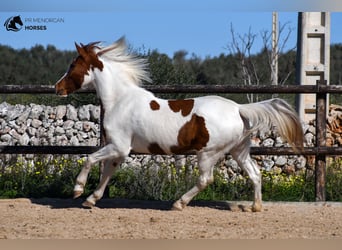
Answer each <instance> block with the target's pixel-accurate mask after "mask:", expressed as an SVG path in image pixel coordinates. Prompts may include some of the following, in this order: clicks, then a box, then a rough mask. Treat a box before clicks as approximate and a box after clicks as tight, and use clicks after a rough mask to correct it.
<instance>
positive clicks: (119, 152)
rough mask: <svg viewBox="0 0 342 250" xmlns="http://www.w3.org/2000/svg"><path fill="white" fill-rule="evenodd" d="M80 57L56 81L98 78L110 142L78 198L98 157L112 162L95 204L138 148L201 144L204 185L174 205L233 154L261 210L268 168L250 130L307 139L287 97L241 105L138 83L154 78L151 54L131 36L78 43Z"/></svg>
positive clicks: (92, 199) (62, 85)
mask: <svg viewBox="0 0 342 250" xmlns="http://www.w3.org/2000/svg"><path fill="white" fill-rule="evenodd" d="M75 46H76V49H77V52H78V56H77V58H76V59H74V61H73V62H72V63H71V65H70V67H69V69H68V71H67V72H66V73H65V75H64V76H62V78H61V79H60V80H59V81H58V82H57V83H56V86H55V88H56V93H57V95H60V96H67V95H68V94H70V93H72V92H74V91H76V90H78V89H81V88H86V86H88V85H90V84H93V86H94V87H95V89H96V92H97V94H98V96H99V98H100V100H101V102H102V107H103V109H104V119H103V127H104V130H105V137H106V138H105V142H106V143H105V146H104V147H102V148H101V149H100V150H98V151H97V152H95V153H93V154H90V155H89V156H88V158H87V160H86V162H85V164H84V166H83V168H82V170H81V172H80V173H79V175H78V176H77V179H76V184H75V187H74V198H77V197H79V196H80V195H81V194H82V193H83V191H84V186H85V184H86V180H87V177H88V174H89V171H90V169H91V167H92V165H94V164H95V163H97V162H100V161H105V167H104V171H103V174H102V177H101V179H100V183H99V185H98V187H97V188H96V190H95V191H94V192H93V193H92V194H91V195H90V196H89V197H88V198H87V199H86V201H85V202H84V203H83V205H84V206H88V207H92V206H94V205H95V203H96V201H98V200H99V199H101V197H102V195H103V192H104V190H105V187H106V185H107V184H108V181H109V180H110V178H111V176H112V175H113V173H114V171H115V169H116V168H117V167H118V166H119V165H120V163H122V162H123V161H124V159H125V157H126V156H127V155H128V154H129V153H130V151H131V150H133V151H134V152H137V153H146V154H182V153H186V152H189V151H195V152H196V154H197V159H198V167H199V173H200V175H199V178H198V182H197V184H196V185H195V186H194V187H192V188H191V189H190V190H189V191H188V192H186V193H185V194H183V195H182V196H181V197H180V199H179V200H177V201H176V202H175V203H174V204H173V208H174V209H176V210H182V209H183V208H184V207H185V206H186V205H187V204H188V203H189V202H190V201H191V199H192V198H193V197H194V196H195V195H197V194H198V193H199V192H200V191H201V190H203V189H204V188H206V187H207V185H208V184H210V183H212V182H213V178H214V177H213V168H214V165H215V163H216V162H217V161H218V160H219V159H220V158H222V157H223V156H224V155H225V154H226V153H230V154H231V155H232V157H233V158H234V159H235V160H236V161H237V162H238V164H239V165H240V166H241V167H242V168H243V169H244V170H245V172H246V173H247V174H248V176H249V177H250V179H251V181H252V182H253V186H254V201H253V204H252V211H255V212H257V211H261V208H262V198H261V195H262V194H261V174H260V170H259V168H258V166H257V165H256V163H255V162H254V161H253V160H252V159H251V157H250V154H249V149H250V137H249V135H250V134H251V133H252V132H253V131H256V130H258V129H260V128H265V127H271V126H272V125H274V126H276V127H277V129H278V131H279V134H280V135H281V136H282V137H283V138H284V139H286V140H287V142H288V143H290V144H291V146H292V147H293V148H294V149H295V150H299V149H300V148H301V147H302V146H303V130H302V126H301V123H300V120H299V118H298V116H297V114H296V112H295V111H294V110H293V109H292V108H291V107H290V105H289V104H287V103H286V102H285V101H284V100H281V99H270V100H267V101H263V102H258V103H252V104H244V105H240V104H237V103H235V102H233V101H231V100H228V99H225V98H222V97H219V96H204V97H198V98H191V99H185V100H164V99H160V98H157V97H156V96H154V95H153V94H152V93H151V92H149V91H147V90H145V89H143V88H141V87H140V86H139V85H140V84H141V82H142V81H143V80H145V81H151V80H150V78H149V73H148V71H147V63H146V60H145V59H141V58H138V57H136V56H134V55H132V54H130V53H128V52H127V46H126V43H125V39H124V38H121V39H119V40H118V41H116V42H115V43H114V44H112V45H110V46H107V47H103V46H100V45H99V43H98V42H95V43H90V44H88V45H83V44H80V45H78V44H77V43H75Z"/></svg>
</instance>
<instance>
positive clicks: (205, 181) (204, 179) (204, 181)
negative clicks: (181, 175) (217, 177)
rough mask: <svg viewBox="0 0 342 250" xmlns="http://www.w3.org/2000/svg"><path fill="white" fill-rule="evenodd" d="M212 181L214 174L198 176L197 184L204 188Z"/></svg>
mask: <svg viewBox="0 0 342 250" xmlns="http://www.w3.org/2000/svg"><path fill="white" fill-rule="evenodd" d="M213 182H214V176H200V177H199V180H198V183H197V186H198V188H199V189H200V190H203V189H204V188H206V187H207V186H208V185H209V184H211V183H213Z"/></svg>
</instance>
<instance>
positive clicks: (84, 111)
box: [78, 105, 90, 121]
mask: <svg viewBox="0 0 342 250" xmlns="http://www.w3.org/2000/svg"><path fill="white" fill-rule="evenodd" d="M78 118H79V119H80V121H89V120H90V113H89V106H88V105H85V106H81V107H80V108H79V109H78Z"/></svg>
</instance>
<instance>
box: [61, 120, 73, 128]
mask: <svg viewBox="0 0 342 250" xmlns="http://www.w3.org/2000/svg"><path fill="white" fill-rule="evenodd" d="M74 124H75V122H74V121H72V120H67V121H65V122H64V124H63V129H65V130H67V129H71V128H72V127H73V126H74Z"/></svg>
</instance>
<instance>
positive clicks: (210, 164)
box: [172, 152, 222, 210]
mask: <svg viewBox="0 0 342 250" xmlns="http://www.w3.org/2000/svg"><path fill="white" fill-rule="evenodd" d="M221 156H222V154H221V153H214V154H213V153H212V152H211V153H198V154H197V157H198V168H199V173H200V176H199V177H198V181H197V184H196V185H195V186H194V187H193V188H191V189H190V190H189V191H188V192H186V193H185V194H183V195H182V197H181V198H180V199H179V200H177V201H176V202H175V203H174V204H173V207H172V208H173V209H174V210H183V208H184V207H186V205H187V204H188V203H189V202H190V201H191V200H192V198H194V197H195V196H196V195H197V194H198V193H199V192H200V191H202V190H203V189H205V188H206V187H207V186H208V185H209V184H210V183H212V182H213V181H214V175H213V170H214V164H215V163H216V162H217V161H218V159H219V158H220V157H221Z"/></svg>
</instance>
